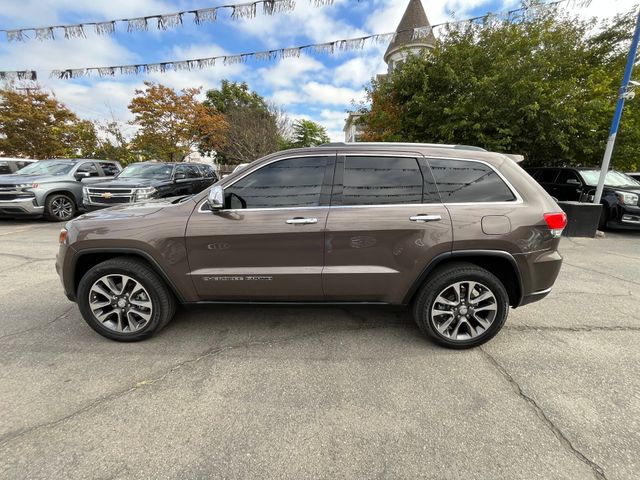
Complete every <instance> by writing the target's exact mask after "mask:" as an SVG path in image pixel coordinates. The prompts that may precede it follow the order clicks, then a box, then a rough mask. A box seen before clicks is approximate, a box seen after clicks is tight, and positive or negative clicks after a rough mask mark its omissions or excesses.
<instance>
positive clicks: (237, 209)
mask: <svg viewBox="0 0 640 480" xmlns="http://www.w3.org/2000/svg"><path fill="white" fill-rule="evenodd" d="M206 203H207V201H206V200H205V201H204V202H202V203H201V204H200V206H199V207H198V213H212V212H211V210H205V209H203V207H204V206H205V205H206ZM321 208H326V209H329V208H331V207H330V206H329V205H319V206H314V207H267V208H225V209H223V210H217V212H231V213H235V212H238V213H241V212H269V211H275V210H319V209H321Z"/></svg>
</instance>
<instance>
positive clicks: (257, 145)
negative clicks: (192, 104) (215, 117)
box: [204, 80, 282, 165]
mask: <svg viewBox="0 0 640 480" xmlns="http://www.w3.org/2000/svg"><path fill="white" fill-rule="evenodd" d="M206 97H207V98H206V99H205V101H204V105H205V106H206V107H207V108H209V109H210V110H211V111H213V112H219V113H221V114H223V115H224V118H225V120H226V122H227V124H228V126H229V128H228V129H227V131H226V142H225V145H224V146H222V147H221V148H220V149H218V150H217V151H216V156H217V158H218V160H219V161H220V162H221V163H225V164H228V165H236V164H238V163H247V162H251V161H253V160H255V159H256V158H260V157H262V156H264V155H267V154H268V153H272V152H274V151H276V150H279V146H280V143H281V138H282V131H281V130H282V127H281V125H282V117H281V116H282V112H281V111H280V110H278V109H277V108H275V107H274V106H271V105H269V104H268V103H267V102H266V101H265V99H264V98H263V97H261V96H260V95H258V94H257V93H256V92H252V91H251V90H249V86H248V85H247V84H246V83H245V82H243V83H237V82H230V81H228V80H223V81H222V85H221V86H220V89H219V90H218V89H213V90H208V91H207V93H206Z"/></svg>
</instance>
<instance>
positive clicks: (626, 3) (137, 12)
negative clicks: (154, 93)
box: [0, 0, 637, 141]
mask: <svg viewBox="0 0 640 480" xmlns="http://www.w3.org/2000/svg"><path fill="white" fill-rule="evenodd" d="M241 1H244V0H227V1H222V0H214V1H211V0H135V1H132V0H91V1H85V2H82V1H78V0H55V1H53V0H21V1H17V0H0V28H9V29H10V28H26V27H41V26H48V25H55V24H66V23H78V22H89V21H105V20H112V19H116V18H127V17H137V16H145V15H154V14H163V13H171V12H175V11H179V10H188V9H197V8H207V7H212V6H217V5H224V4H230V3H241ZM635 1H637V0H592V2H591V4H590V5H589V6H588V7H587V8H581V9H575V12H576V13H577V14H579V15H581V16H585V17H592V16H595V17H599V18H605V17H608V16H611V15H614V14H616V13H619V12H626V11H629V10H630V9H631V8H632V7H633V4H634V2H635ZM407 3H408V0H359V1H358V0H335V1H334V3H333V5H326V6H320V7H316V6H315V5H314V3H313V0H311V1H310V0H296V8H295V9H294V10H293V11H291V12H286V13H278V14H275V15H273V16H265V15H263V14H262V13H261V11H260V8H258V14H257V16H256V17H255V18H252V19H241V20H233V19H231V18H230V16H229V14H227V13H224V12H222V13H219V15H218V20H217V21H216V22H215V23H205V24H202V25H195V24H194V22H193V21H192V18H193V17H192V16H190V15H186V16H185V17H184V25H183V26H181V27H176V28H172V29H169V30H166V31H160V30H157V29H156V28H155V26H151V25H150V27H149V30H148V31H147V32H132V33H127V31H126V25H125V24H120V25H118V27H117V29H116V33H115V34H114V35H104V36H98V35H95V34H94V33H93V32H92V31H91V28H87V29H86V32H87V38H86V39H77V38H76V39H64V38H63V37H62V38H61V36H60V35H57V37H56V38H57V39H56V40H49V41H38V40H27V41H26V42H11V43H9V42H7V40H6V37H5V36H4V34H0V70H25V69H26V70H36V71H37V72H38V83H39V85H40V86H42V87H43V88H45V89H46V90H48V91H51V92H53V93H54V95H55V96H56V98H58V100H60V101H61V102H63V103H64V104H66V105H67V106H68V107H69V108H70V109H71V110H73V111H74V112H75V113H76V114H77V115H78V116H79V117H81V118H86V119H90V120H98V121H103V122H104V121H107V120H116V121H118V122H119V123H120V125H121V126H122V128H123V130H124V132H125V133H127V134H129V135H131V134H132V133H134V132H135V127H133V126H131V125H128V122H129V121H130V120H131V119H132V116H131V114H130V112H129V111H128V109H127V105H128V103H129V101H130V100H131V98H132V96H133V94H134V91H135V90H136V89H139V88H142V87H143V82H144V81H145V80H147V81H153V82H156V83H163V84H165V85H168V86H170V87H173V88H175V89H182V88H187V87H202V89H203V92H204V91H206V90H207V89H211V88H218V87H219V86H220V82H221V81H222V80H223V79H228V80H232V81H239V82H247V84H248V85H249V87H250V88H251V89H252V90H255V91H256V92H258V93H259V94H260V95H262V96H264V97H265V98H266V99H268V100H270V101H272V102H274V103H275V104H277V105H279V106H280V107H282V108H283V109H284V110H285V111H286V113H287V114H288V115H289V116H290V117H291V118H292V119H299V118H305V119H310V120H314V121H316V122H318V123H320V124H322V125H323V126H324V127H325V128H326V129H327V132H328V134H329V136H330V138H331V140H333V141H341V140H344V134H343V131H342V128H343V126H344V119H345V118H346V112H347V111H348V110H349V109H352V108H353V105H354V102H356V103H357V102H361V101H363V100H364V99H365V86H366V85H367V84H368V82H369V81H370V79H371V77H373V76H375V75H376V74H377V73H383V72H385V71H386V65H385V64H384V62H383V60H382V56H383V54H384V51H385V49H386V47H387V45H374V46H370V47H367V48H365V49H363V50H356V51H352V52H338V53H336V54H334V55H322V54H313V53H303V54H302V55H301V56H300V57H298V58H295V57H294V58H287V59H280V58H278V59H275V60H273V61H263V62H258V61H253V60H249V61H247V62H246V63H242V64H235V65H227V66H224V65H221V64H220V65H216V66H214V67H212V68H209V69H204V70H191V71H172V72H166V73H154V74H149V75H135V76H114V77H106V78H100V77H99V76H97V75H95V76H93V77H90V78H81V79H72V80H58V79H52V78H49V72H50V71H51V70H53V69H61V70H62V69H66V68H81V67H89V66H109V65H121V64H127V63H142V62H144V63H147V62H161V61H171V60H184V59H192V58H201V57H210V56H216V55H224V54H235V53H244V52H252V51H259V50H266V49H272V48H285V47H293V46H298V45H304V44H309V43H321V42H329V41H333V40H339V39H343V38H349V37H357V36H362V35H367V34H374V33H387V32H392V31H395V29H396V27H397V25H398V23H399V21H400V18H401V17H402V14H403V13H404V10H405V8H406V5H407ZM518 5H519V2H517V1H514V0H467V1H464V0H423V6H424V8H425V11H426V13H427V17H428V18H429V21H430V22H431V23H432V24H436V23H441V22H446V21H450V20H451V19H452V18H457V19H462V18H467V17H473V16H477V15H482V14H485V13H488V12H498V11H505V10H509V9H513V8H517V6H518ZM436 36H437V32H436ZM19 83H20V84H24V85H18V86H31V84H30V82H19Z"/></svg>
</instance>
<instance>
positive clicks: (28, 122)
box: [0, 88, 97, 158]
mask: <svg viewBox="0 0 640 480" xmlns="http://www.w3.org/2000/svg"><path fill="white" fill-rule="evenodd" d="M96 145H97V135H96V130H95V128H94V126H93V124H92V123H91V122H89V121H88V120H80V119H79V118H78V117H77V116H76V114H75V113H73V112H72V111H71V110H69V109H68V108H67V107H66V106H64V105H63V104H62V103H60V102H59V101H58V100H56V98H55V97H54V96H52V95H50V94H49V93H47V92H45V91H43V90H41V89H40V88H37V89H35V90H28V91H27V93H21V92H18V91H17V90H13V89H11V88H4V89H0V152H1V153H2V154H3V155H7V156H26V157H31V158H54V157H91V156H93V155H94V153H95V148H96Z"/></svg>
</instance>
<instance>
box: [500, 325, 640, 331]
mask: <svg viewBox="0 0 640 480" xmlns="http://www.w3.org/2000/svg"><path fill="white" fill-rule="evenodd" d="M503 328H505V329H507V330H515V331H520V332H524V331H529V330H545V331H551V332H639V331H640V326H633V325H611V326H601V327H599V326H589V325H585V326H577V327H552V326H548V325H539V326H537V325H526V324H523V325H505V326H504V327H503Z"/></svg>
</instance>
